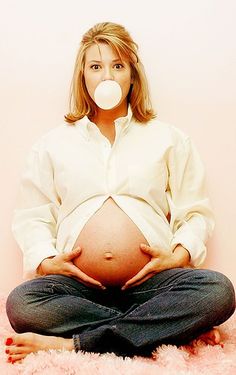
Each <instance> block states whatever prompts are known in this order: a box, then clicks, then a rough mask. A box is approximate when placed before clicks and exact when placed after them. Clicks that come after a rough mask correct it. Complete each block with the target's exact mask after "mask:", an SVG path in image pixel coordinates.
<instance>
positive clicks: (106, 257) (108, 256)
mask: <svg viewBox="0 0 236 375" xmlns="http://www.w3.org/2000/svg"><path fill="white" fill-rule="evenodd" d="M104 258H105V259H107V260H110V259H112V258H113V255H112V253H110V252H109V251H107V252H106V253H105V254H104Z"/></svg>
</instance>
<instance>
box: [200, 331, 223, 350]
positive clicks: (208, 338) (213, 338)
mask: <svg viewBox="0 0 236 375" xmlns="http://www.w3.org/2000/svg"><path fill="white" fill-rule="evenodd" d="M197 340H201V341H203V342H205V343H206V344H208V345H220V346H221V347H223V346H224V344H223V342H222V341H221V336H220V332H219V330H218V328H212V329H211V330H210V331H208V332H206V333H203V334H202V335H200V336H199V337H198V338H197Z"/></svg>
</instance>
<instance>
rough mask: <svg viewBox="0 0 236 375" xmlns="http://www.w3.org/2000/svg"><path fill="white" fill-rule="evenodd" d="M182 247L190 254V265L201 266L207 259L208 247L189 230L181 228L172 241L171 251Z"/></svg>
mask: <svg viewBox="0 0 236 375" xmlns="http://www.w3.org/2000/svg"><path fill="white" fill-rule="evenodd" d="M177 245H182V246H183V247H184V248H185V249H186V250H188V251H189V254H190V257H191V259H190V264H191V265H192V266H194V267H198V266H200V265H201V264H202V263H203V262H204V260H205V258H206V252H207V251H206V245H205V244H204V243H203V242H202V241H201V240H200V239H199V237H198V236H196V234H194V233H193V232H192V231H191V230H190V229H189V228H182V227H181V228H179V229H178V230H177V231H176V233H175V234H174V237H173V239H172V241H171V250H172V251H173V250H174V248H175V247H176V246H177Z"/></svg>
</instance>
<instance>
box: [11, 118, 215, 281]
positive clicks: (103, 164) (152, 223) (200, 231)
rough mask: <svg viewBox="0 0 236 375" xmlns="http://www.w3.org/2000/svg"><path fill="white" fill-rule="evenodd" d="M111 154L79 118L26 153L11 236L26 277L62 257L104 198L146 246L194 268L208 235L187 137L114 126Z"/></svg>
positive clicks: (207, 211)
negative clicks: (184, 257) (183, 256)
mask: <svg viewBox="0 0 236 375" xmlns="http://www.w3.org/2000/svg"><path fill="white" fill-rule="evenodd" d="M114 126H115V130H116V137H115V141H114V144H113V145H112V146H111V144H110V142H109V141H108V139H107V138H106V137H104V136H103V135H102V133H101V132H100V130H99V129H98V127H97V126H96V125H95V124H94V123H92V122H91V121H89V119H88V118H87V117H84V118H83V119H82V120H79V121H77V122H76V123H75V124H74V125H70V124H67V123H64V124H62V125H61V126H59V127H57V128H55V129H53V130H51V131H50V132H48V133H47V134H46V135H45V136H43V137H42V138H41V139H40V140H39V141H38V142H37V143H36V144H35V145H34V146H33V148H32V150H31V152H30V155H29V158H28V162H27V166H26V170H25V173H24V174H23V178H22V184H21V189H20V196H19V204H18V207H17V209H16V210H15V213H14V219H13V233H14V235H15V238H16V240H17V242H18V244H19V246H20V247H21V249H22V250H23V253H24V270H25V275H26V276H28V277H29V276H30V275H31V276H33V275H34V273H35V270H36V269H37V267H38V265H39V264H40V263H41V261H42V260H43V259H45V258H47V257H50V256H54V255H57V254H59V253H62V252H66V251H70V250H72V248H73V245H74V244H75V241H76V239H77V237H78V234H79V232H80V231H81V230H82V228H83V226H84V225H85V223H86V222H87V221H88V219H89V218H90V217H91V216H92V215H93V214H94V213H95V212H96V211H97V210H98V209H99V208H100V207H101V206H102V205H103V203H104V202H105V200H106V199H108V198H109V197H111V198H112V199H113V200H114V201H115V202H116V204H117V205H118V206H119V207H120V208H121V209H122V210H123V211H124V212H125V213H126V214H127V215H128V216H129V217H130V218H131V220H132V221H133V222H134V223H135V224H136V225H137V227H138V228H139V229H140V231H141V232H142V233H143V235H144V236H145V238H146V239H147V241H148V243H149V244H150V246H153V247H157V248H160V249H162V250H165V251H167V252H171V251H172V250H173V249H174V248H175V246H176V245H177V244H181V245H182V246H184V247H185V248H186V249H188V251H189V253H190V255H191V262H192V264H193V265H194V266H198V265H200V264H201V263H202V262H203V261H204V259H205V255H206V241H207V239H208V236H209V235H210V234H211V232H212V229H213V226H214V224H213V218H212V211H211V208H210V205H209V200H208V197H207V193H206V189H205V186H204V185H205V183H204V168H203V165H202V162H201V160H200V158H199V155H198V152H197V151H196V149H195V147H194V145H193V144H192V142H191V140H190V139H189V137H188V136H186V135H185V134H183V132H181V131H180V130H179V129H177V128H175V127H173V126H171V125H169V124H165V123H162V122H160V121H159V120H152V121H150V122H149V123H148V124H140V123H137V122H135V121H134V120H133V119H132V113H131V112H130V111H129V113H128V115H127V116H126V117H122V118H119V119H117V120H116V121H115V123H114Z"/></svg>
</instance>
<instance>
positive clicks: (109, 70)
mask: <svg viewBox="0 0 236 375" xmlns="http://www.w3.org/2000/svg"><path fill="white" fill-rule="evenodd" d="M108 79H110V80H114V76H113V71H112V68H110V67H105V68H104V71H103V77H102V80H103V81H106V80H108Z"/></svg>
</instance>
